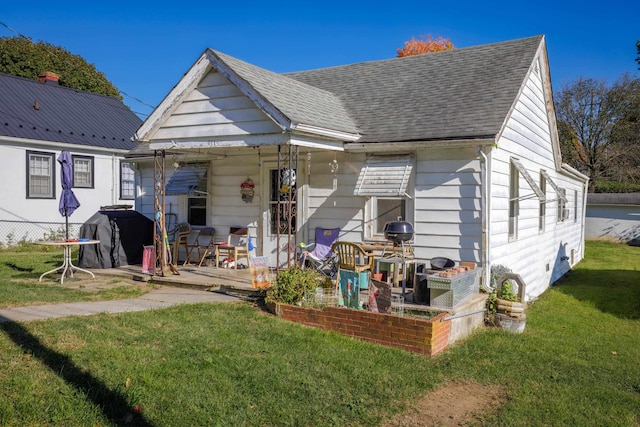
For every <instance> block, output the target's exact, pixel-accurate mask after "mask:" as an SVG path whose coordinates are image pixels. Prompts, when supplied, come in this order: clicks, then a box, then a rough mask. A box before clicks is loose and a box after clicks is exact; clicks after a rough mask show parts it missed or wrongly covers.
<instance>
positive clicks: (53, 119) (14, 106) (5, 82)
mask: <svg viewBox="0 0 640 427" xmlns="http://www.w3.org/2000/svg"><path fill="white" fill-rule="evenodd" d="M141 123H142V121H141V120H140V119H139V118H138V116H136V115H135V114H134V113H133V112H132V111H131V110H129V108H127V107H126V106H125V105H124V104H122V102H120V101H119V100H117V99H115V98H111V97H108V96H104V95H97V94H94V93H89V92H84V91H80V90H76V89H71V88H67V87H63V86H59V85H57V84H55V83H51V82H49V83H40V82H39V81H36V80H29V79H25V78H21V77H15V76H10V75H7V74H2V73H0V137H1V136H9V137H15V138H26V139H34V140H43V141H52V142H62V143H68V144H78V145H87V146H91V147H103V148H110V149H114V150H130V149H132V148H134V147H135V146H136V145H137V144H136V143H135V142H132V141H131V137H132V136H133V134H134V133H135V131H136V130H137V129H138V127H139V126H140V124H141Z"/></svg>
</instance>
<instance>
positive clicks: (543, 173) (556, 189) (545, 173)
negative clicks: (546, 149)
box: [540, 170, 567, 203]
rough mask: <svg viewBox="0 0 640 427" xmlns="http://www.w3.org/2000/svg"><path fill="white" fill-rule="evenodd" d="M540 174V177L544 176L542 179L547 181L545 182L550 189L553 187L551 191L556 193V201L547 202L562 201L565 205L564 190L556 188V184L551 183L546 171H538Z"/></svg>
mask: <svg viewBox="0 0 640 427" xmlns="http://www.w3.org/2000/svg"><path fill="white" fill-rule="evenodd" d="M540 173H541V174H542V176H544V179H546V180H547V182H548V183H549V185H550V186H551V187H553V191H555V192H556V194H557V195H558V198H557V199H554V200H548V202H553V201H555V200H562V201H563V202H565V203H567V197H566V196H565V193H566V192H565V190H564V189H563V188H560V187H558V184H556V183H555V182H553V180H552V179H551V177H550V176H549V174H548V173H547V171H545V170H542V171H540Z"/></svg>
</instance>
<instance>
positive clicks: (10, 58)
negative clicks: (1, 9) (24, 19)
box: [0, 37, 122, 100]
mask: <svg viewBox="0 0 640 427" xmlns="http://www.w3.org/2000/svg"><path fill="white" fill-rule="evenodd" d="M44 71H51V72H54V73H56V74H58V75H59V76H60V80H59V83H60V85H62V86H67V87H72V88H74V89H80V90H85V91H87V92H93V93H99V94H102V95H107V96H112V97H115V98H118V99H120V100H122V98H121V96H120V91H119V90H118V88H116V87H115V86H114V85H113V84H112V83H111V82H109V80H107V78H106V76H105V75H104V74H103V73H101V72H100V71H98V70H96V67H95V65H93V64H89V63H88V62H87V61H86V60H85V59H84V58H82V57H81V56H80V55H74V54H72V53H71V52H69V51H67V50H65V49H63V48H62V47H59V46H54V45H52V44H49V43H46V42H43V41H39V42H37V43H34V42H33V41H31V39H29V38H26V37H1V38H0V72H2V73H6V74H11V75H14V76H19V77H26V78H29V79H34V80H37V79H38V74H40V73H41V72H44Z"/></svg>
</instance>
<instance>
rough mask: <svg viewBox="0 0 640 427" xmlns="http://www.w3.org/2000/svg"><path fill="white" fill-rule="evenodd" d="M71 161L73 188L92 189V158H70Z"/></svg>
mask: <svg viewBox="0 0 640 427" xmlns="http://www.w3.org/2000/svg"><path fill="white" fill-rule="evenodd" d="M71 158H72V159H73V186H74V187H75V188H93V157H90V156H75V155H74V156H71Z"/></svg>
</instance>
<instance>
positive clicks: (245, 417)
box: [0, 242, 640, 426]
mask: <svg viewBox="0 0 640 427" xmlns="http://www.w3.org/2000/svg"><path fill="white" fill-rule="evenodd" d="M2 256H3V255H2V254H0V259H1V258H2ZM36 269H37V268H36ZM639 269H640V248H632V247H627V246H622V245H612V244H603V243H593V242H590V243H589V244H588V245H587V259H586V260H585V261H584V262H582V263H581V264H580V266H579V267H578V268H577V269H576V270H575V271H573V272H571V273H570V274H569V275H567V276H566V277H565V278H564V279H563V280H562V281H561V283H559V284H557V285H556V286H554V287H552V288H551V289H550V290H549V291H548V292H546V293H545V294H544V295H543V296H542V297H541V298H540V299H539V300H538V301H537V302H536V303H535V304H532V305H531V306H530V307H529V309H528V311H527V326H526V331H525V333H523V334H511V333H508V332H505V331H502V330H498V329H487V330H481V331H478V332H477V333H475V334H473V335H472V336H471V337H469V338H468V339H466V340H465V341H464V342H461V343H459V344H456V345H454V346H452V347H450V348H449V349H448V350H447V351H446V352H445V353H443V354H441V355H440V356H437V357H435V358H428V357H422V356H418V355H415V354H410V353H406V352H403V351H401V350H398V349H393V348H386V347H381V346H377V345H373V344H368V343H364V342H359V341H356V340H353V339H350V338H347V337H343V336H339V335H337V334H334V333H329V332H325V331H319V330H314V329H311V328H305V327H301V326H299V325H297V324H292V323H288V322H285V321H282V320H280V319H278V318H275V317H273V316H271V315H268V314H265V313H264V312H262V311H260V310H259V309H258V308H256V307H255V306H253V305H251V304H249V303H233V304H230V303H225V304H199V305H185V306H179V307H174V308H169V309H165V310H154V311H149V312H139V313H130V314H118V315H98V316H92V317H78V318H66V319H57V320H50V321H38V322H29V323H25V324H15V323H0V331H1V332H0V390H2V399H0V425H2V426H25V425H38V426H41V425H55V426H58V425H63V426H68V425H73V426H76V425H79V426H95V425H103V426H107V425H153V426H200V425H202V426H215V425H221V426H287V425H292V426H294V425H295V426H297V425H306V426H325V425H331V426H347V425H348V426H353V425H355V426H358V425H361V426H374V425H378V424H380V423H381V422H383V420H384V419H385V418H388V417H390V416H391V415H393V414H394V413H398V412H401V411H403V410H404V408H405V407H406V406H407V405H408V404H410V403H411V402H413V401H415V399H416V398H417V397H418V396H421V395H423V394H425V393H427V392H428V391H429V390H432V389H433V388H435V387H437V386H438V385H441V384H443V383H444V382H446V381H450V380H468V381H475V382H478V383H481V384H487V385H498V386H501V387H504V389H505V390H506V393H507V395H508V399H507V400H506V402H504V404H502V406H501V410H500V411H499V412H498V413H497V414H488V415H486V416H484V418H481V419H479V420H478V421H477V423H478V425H480V424H484V425H505V426H511V425H515V426H518V425H521V426H528V425H541V426H542V425H552V426H565V425H571V426H573V425H575V426H606V425H610V426H638V425H639V424H640V363H639V362H638V361H639V360H640V273H639V272H638V270H639ZM44 270H46V268H45V269H43V271H44ZM38 271H39V270H38ZM2 286H4V279H0V287H2ZM460 398H461V399H462V398H464V396H460Z"/></svg>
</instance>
